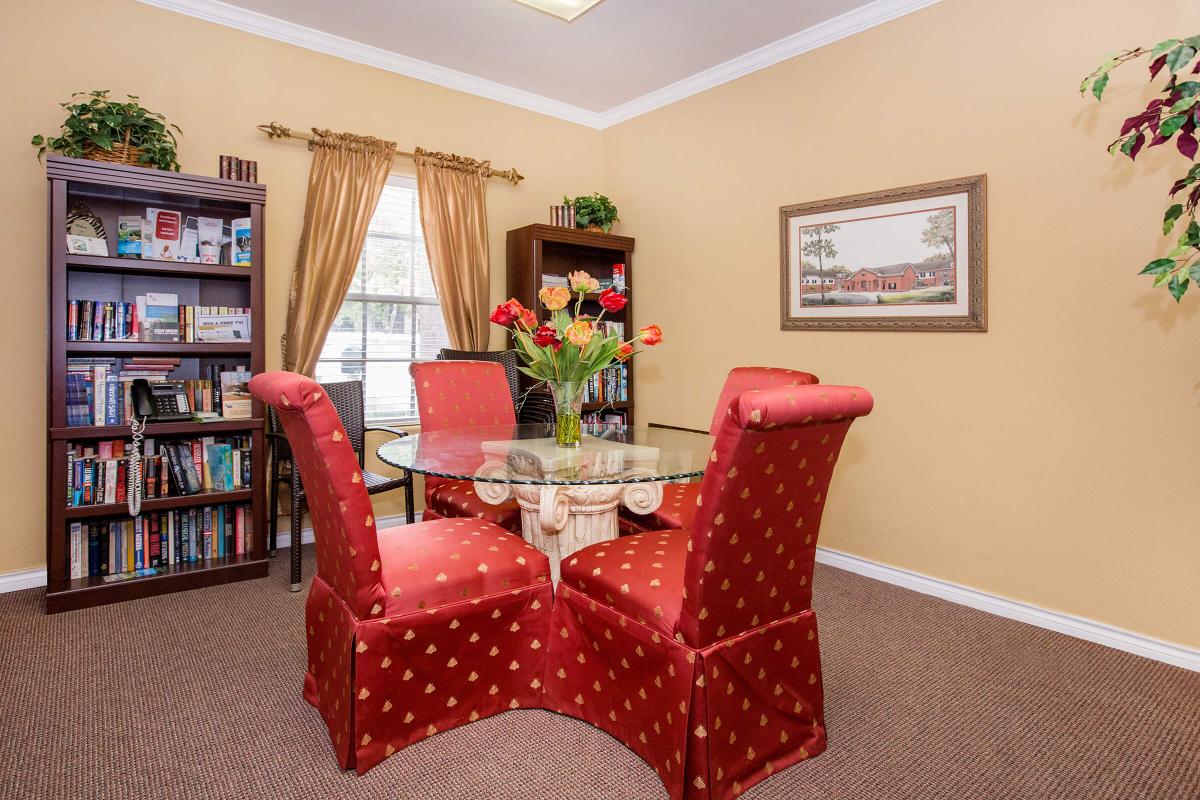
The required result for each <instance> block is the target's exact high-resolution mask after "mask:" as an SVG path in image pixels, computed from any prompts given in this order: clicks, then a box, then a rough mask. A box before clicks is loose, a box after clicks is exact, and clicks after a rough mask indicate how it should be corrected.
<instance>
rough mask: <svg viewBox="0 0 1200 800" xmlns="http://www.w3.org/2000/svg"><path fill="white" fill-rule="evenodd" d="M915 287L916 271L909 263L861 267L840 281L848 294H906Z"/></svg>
mask: <svg viewBox="0 0 1200 800" xmlns="http://www.w3.org/2000/svg"><path fill="white" fill-rule="evenodd" d="M916 285H917V271H916V269H914V267H913V265H912V264H911V263H908V262H905V263H902V264H889V265H887V266H886V267H863V268H862V269H860V270H858V271H857V272H855V273H853V274H852V275H851V276H850V277H849V278H846V280H844V281H842V288H843V289H844V290H845V291H848V292H907V291H909V290H911V289H913V288H914V287H916Z"/></svg>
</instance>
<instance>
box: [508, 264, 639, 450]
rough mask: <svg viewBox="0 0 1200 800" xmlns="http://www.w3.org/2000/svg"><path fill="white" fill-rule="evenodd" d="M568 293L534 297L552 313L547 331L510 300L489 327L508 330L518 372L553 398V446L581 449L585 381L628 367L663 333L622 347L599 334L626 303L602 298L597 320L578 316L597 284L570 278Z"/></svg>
mask: <svg viewBox="0 0 1200 800" xmlns="http://www.w3.org/2000/svg"><path fill="white" fill-rule="evenodd" d="M570 284H571V289H570V290H568V289H567V288H566V287H565V286H547V287H545V288H543V289H542V290H541V291H540V292H538V300H539V301H540V302H541V304H542V305H543V306H545V307H546V310H547V311H549V312H550V319H549V321H548V322H547V323H546V324H545V325H539V324H538V320H537V314H535V313H534V312H533V311H531V310H529V309H527V308H525V307H524V306H522V305H521V303H520V301H518V300H516V299H515V298H514V299H511V300H508V301H507V302H504V303H501V304H500V305H498V306H496V310H495V311H493V312H492V315H491V320H492V322H494V323H496V324H497V325H500V326H502V327H505V328H508V329H509V330H510V331H511V333H512V336H513V340H514V341H515V343H516V348H515V349H516V351H517V353H518V354H519V355H520V357H521V360H522V361H523V362H524V364H525V365H524V366H522V367H518V369H520V370H521V372H523V373H525V374H526V375H528V376H529V377H531V378H533V379H534V380H537V381H542V382H544V383H545V384H546V385H547V386H549V387H550V392H551V393H552V394H553V395H554V410H555V414H556V421H555V436H554V438H555V441H556V442H557V444H558V446H559V447H579V444H580V440H581V438H582V429H581V425H580V422H581V416H582V412H583V394H584V388H585V387H586V386H587V382H588V379H589V378H591V376H592V375H595V374H596V373H597V372H600V371H601V370H603V369H605V368H606V367H609V366H612V365H613V364H615V363H620V362H624V361H627V360H628V359H629V358H630V357H631V356H632V355H633V354H634V353H635V352H637V351H636V350H635V349H634V345H635V344H637V343H641V344H644V345H646V346H647V347H653V346H654V345H656V344H658V343H660V342H661V341H662V338H663V334H662V328H660V327H658V326H657V325H647V326H645V327H643V328H640V329H639V330H638V332H637V336H634V337H633V338H632V339H629V340H627V341H623V340H622V339H621V338H620V337H619V336H617V335H616V334H615V333H610V332H602V330H601V329H598V328H597V325H596V323H598V322H599V321H600V320H601V318H603V316H604V313H605V312H606V311H607V312H612V313H616V312H618V311H620V310H621V309H622V308H624V307H625V304H626V303H627V302H628V300H627V298H626V297H625V295H624V294H621V293H620V292H617V291H614V290H612V289H605V290H604V291H603V292H601V293H600V297H599V303H600V306H601V309H602V310H601V311H600V313H599V314H597V315H596V316H591V315H588V314H582V313H580V308H581V307H582V305H583V301H584V297H585V296H586V294H587V293H588V292H595V291H596V290H597V289H599V288H600V284H599V281H597V280H596V279H595V278H593V277H592V276H591V275H589V274H588V273H586V272H583V271H579V272H573V273H571V275H570ZM572 291H574V292H576V293H577V294H578V298H577V299H576V300H575V307H574V312H573V313H571V312H568V311H567V307H568V306H569V305H570V303H571V292H572Z"/></svg>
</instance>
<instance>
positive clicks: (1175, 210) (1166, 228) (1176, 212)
mask: <svg viewBox="0 0 1200 800" xmlns="http://www.w3.org/2000/svg"><path fill="white" fill-rule="evenodd" d="M1182 215H1183V203H1176V204H1175V205H1173V206H1171V207H1170V208H1168V209H1167V213H1166V214H1164V215H1163V236H1166V235H1167V234H1168V233H1170V232H1171V229H1172V228H1174V227H1175V220H1177V219H1179V217H1180V216H1182Z"/></svg>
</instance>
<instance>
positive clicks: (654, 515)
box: [621, 367, 820, 533]
mask: <svg viewBox="0 0 1200 800" xmlns="http://www.w3.org/2000/svg"><path fill="white" fill-rule="evenodd" d="M814 383H820V380H819V379H818V378H817V376H816V375H813V374H812V373H810V372H800V371H798V370H794V369H782V368H780V367H734V368H733V369H731V370H729V374H728V375H726V376H725V385H724V386H723V387H721V396H720V397H719V398H717V405H716V408H715V409H714V410H713V418H712V422H711V423H710V424H709V426H708V433H709V435H710V436H716V435H717V431H719V430H720V429H721V423H722V422H724V421H725V418H726V417H727V416H729V406H730V404H731V403H732V402H733V401H734V400H735V399H737V397H738V396H739V395H741V394H744V393H745V392H757V391H761V390H763V389H773V388H775V387H777V386H810V385H812V384H814ZM699 494H700V484H699V483H677V484H671V485H668V486H664V487H663V501H662V505H661V506H659V507H658V508H656V509H655V510H654V511H651V512H650V513H649V514H644V515H638V514H630V513H628V512H626V513H623V514H622V516H621V530H622V531H623V532H625V533H637V532H638V531H655V530H661V529H663V528H686V527H687V526H688V524H689V523H690V522H691V521H692V517H693V516H695V513H696V497H697V496H698V495H699Z"/></svg>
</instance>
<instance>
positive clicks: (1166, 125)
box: [1122, 114, 1187, 152]
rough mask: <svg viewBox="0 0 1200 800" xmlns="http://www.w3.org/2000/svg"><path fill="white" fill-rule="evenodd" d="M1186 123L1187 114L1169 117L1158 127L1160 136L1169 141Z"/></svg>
mask: <svg viewBox="0 0 1200 800" xmlns="http://www.w3.org/2000/svg"><path fill="white" fill-rule="evenodd" d="M1186 121H1187V114H1175V115H1173V116H1170V117H1167V118H1166V119H1164V120H1163V121H1162V124H1160V125H1159V126H1158V135H1159V136H1161V137H1163V138H1164V139H1169V138H1171V137H1172V136H1173V135H1175V131H1177V130H1179V128H1180V126H1181V125H1183V123H1184V122H1186ZM1122 152H1124V151H1122Z"/></svg>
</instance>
